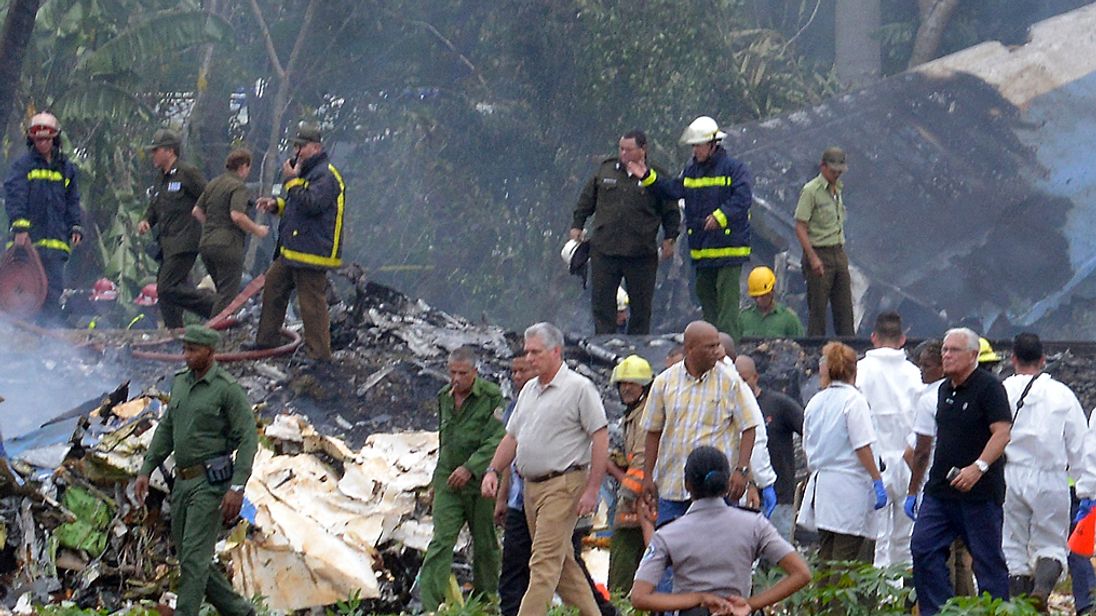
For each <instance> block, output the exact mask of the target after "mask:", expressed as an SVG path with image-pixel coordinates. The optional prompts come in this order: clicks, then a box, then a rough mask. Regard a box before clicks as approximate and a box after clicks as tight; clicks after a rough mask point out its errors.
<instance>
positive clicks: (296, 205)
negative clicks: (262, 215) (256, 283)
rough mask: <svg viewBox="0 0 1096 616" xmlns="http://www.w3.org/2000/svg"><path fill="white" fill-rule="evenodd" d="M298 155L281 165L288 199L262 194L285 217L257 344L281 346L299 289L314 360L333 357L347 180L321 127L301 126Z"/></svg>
mask: <svg viewBox="0 0 1096 616" xmlns="http://www.w3.org/2000/svg"><path fill="white" fill-rule="evenodd" d="M293 147H294V149H295V151H296V156H294V157H293V159H292V160H287V161H286V162H285V163H284V164H283V165H282V178H283V179H284V182H285V183H284V184H283V188H284V190H285V198H282V197H278V198H277V199H273V198H269V197H266V198H263V199H260V200H259V202H258V206H259V209H261V210H263V211H266V212H272V213H276V214H278V215H279V216H281V217H282V221H281V223H280V224H279V225H278V242H279V246H280V247H279V254H278V255H277V257H275V259H274V263H272V264H271V265H270V268H269V269H267V271H266V286H265V287H263V312H262V315H261V316H260V318H259V332H258V334H257V335H256V338H255V344H254V345H252V346H254V347H256V348H271V347H275V346H278V345H279V344H281V334H280V329H281V327H282V321H284V320H285V311H286V308H287V307H288V306H289V294H290V293H292V292H293V289H294V288H295V289H297V302H298V304H299V305H300V309H301V320H302V321H304V344H305V350H306V351H307V353H308V357H309V358H310V359H311V360H313V361H319V362H328V361H330V360H331V331H330V324H329V323H330V322H329V320H328V319H329V317H328V314H327V270H329V269H334V268H337V267H339V266H340V265H342V248H343V241H342V240H343V229H344V228H345V222H346V221H345V220H344V218H343V214H344V211H345V210H344V206H345V200H346V184H345V183H343V179H342V175H341V174H340V173H339V170H338V169H336V168H335V165H332V164H331V162H330V160H329V159H328V157H327V152H325V151H324V146H323V139H322V136H321V133H320V129H319V128H317V127H315V126H310V125H307V124H302V125H300V127H299V128H298V130H297V135H296V136H295V137H294V138H293Z"/></svg>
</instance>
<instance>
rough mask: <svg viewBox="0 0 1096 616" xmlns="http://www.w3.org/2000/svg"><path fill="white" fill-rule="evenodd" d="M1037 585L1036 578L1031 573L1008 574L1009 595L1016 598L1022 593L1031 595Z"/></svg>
mask: <svg viewBox="0 0 1096 616" xmlns="http://www.w3.org/2000/svg"><path fill="white" fill-rule="evenodd" d="M1034 586H1035V580H1034V578H1032V577H1031V576H1030V575H1010V576H1008V596H1009V598H1011V599H1015V598H1016V597H1019V596H1020V595H1030V594H1031V591H1032V589H1033V588H1034Z"/></svg>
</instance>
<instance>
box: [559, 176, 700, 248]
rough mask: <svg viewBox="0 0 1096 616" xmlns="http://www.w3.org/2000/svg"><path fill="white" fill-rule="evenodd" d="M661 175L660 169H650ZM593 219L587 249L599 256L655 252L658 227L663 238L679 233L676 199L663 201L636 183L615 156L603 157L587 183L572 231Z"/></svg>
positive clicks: (573, 217)
mask: <svg viewBox="0 0 1096 616" xmlns="http://www.w3.org/2000/svg"><path fill="white" fill-rule="evenodd" d="M652 168H653V169H655V171H656V172H657V173H658V174H659V175H664V172H663V171H662V168H661V167H657V166H652ZM590 216H593V217H594V222H593V225H592V229H591V235H590V242H591V244H590V246H591V247H592V248H595V249H597V250H598V251H599V252H601V253H602V254H606V255H613V256H622V257H638V256H644V255H653V254H655V253H657V252H658V228H659V226H660V225H661V226H662V234H663V237H664V238H665V239H673V238H676V237H677V236H678V234H679V233H680V232H681V212H680V210H678V207H677V200H676V199H671V200H662V199H659V198H657V197H655V195H654V193H653V192H652V191H650V190H649V189H647V188H644V187H643V186H640V184H639V178H636V177H632V176H630V175H628V170H627V169H626V168H625V167H624V165H622V164H621V163H620V159H618V158H617V157H615V156H614V157H611V158H606V159H605V160H603V161H602V162H601V164H600V165H598V168H597V171H596V172H594V176H593V177H591V178H590V180H589V181H587V182H586V185H585V186H584V187H583V189H582V193H581V194H580V195H579V197H578V203H577V204H576V205H575V211H574V215H573V216H572V218H571V228H572V229H581V228H583V226H584V225H585V224H586V219H587V218H589V217H590Z"/></svg>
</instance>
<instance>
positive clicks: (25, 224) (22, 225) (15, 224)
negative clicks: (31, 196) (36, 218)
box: [11, 218, 30, 230]
mask: <svg viewBox="0 0 1096 616" xmlns="http://www.w3.org/2000/svg"><path fill="white" fill-rule="evenodd" d="M11 228H12V229H23V230H25V229H30V221H29V220H27V219H26V218H16V219H15V220H14V221H12V223H11Z"/></svg>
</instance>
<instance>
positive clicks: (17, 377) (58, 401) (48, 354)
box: [0, 321, 127, 439]
mask: <svg viewBox="0 0 1096 616" xmlns="http://www.w3.org/2000/svg"><path fill="white" fill-rule="evenodd" d="M0 338H2V339H3V340H4V342H3V343H0V346H2V350H0V397H3V398H4V402H3V403H2V404H0V434H2V435H3V438H5V439H11V438H13V437H15V436H19V435H21V434H25V433H27V432H29V431H31V430H34V429H35V428H38V427H39V426H41V425H42V424H43V423H45V422H47V421H49V420H50V419H52V418H54V417H56V416H58V415H60V414H62V413H64V412H65V411H68V410H70V409H72V408H74V407H76V406H79V405H80V404H81V403H83V402H86V401H88V400H92V399H96V398H98V397H99V396H101V395H102V394H104V393H106V392H110V391H111V390H113V389H114V388H116V387H117V386H118V385H119V384H120V383H122V382H123V381H125V380H127V377H126V376H124V375H125V374H126V370H125V369H124V366H123V365H122V361H121V360H120V359H118V358H117V357H116V355H115V354H113V353H98V352H96V351H94V350H92V349H90V348H78V347H77V346H75V345H72V344H69V343H68V342H65V341H63V340H60V339H54V338H51V337H45V336H39V335H38V334H36V333H32V332H29V331H25V330H23V329H19V328H16V327H14V326H12V325H11V324H8V323H5V322H3V321H0Z"/></svg>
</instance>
